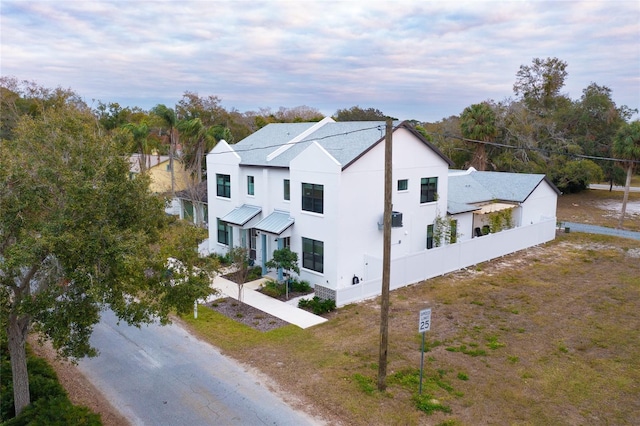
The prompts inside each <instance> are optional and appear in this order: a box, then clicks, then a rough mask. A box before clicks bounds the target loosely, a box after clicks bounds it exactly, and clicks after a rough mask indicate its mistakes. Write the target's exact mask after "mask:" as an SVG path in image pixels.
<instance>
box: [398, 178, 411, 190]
mask: <svg viewBox="0 0 640 426" xmlns="http://www.w3.org/2000/svg"><path fill="white" fill-rule="evenodd" d="M408 189H409V179H399V180H398V191H406V190H408Z"/></svg>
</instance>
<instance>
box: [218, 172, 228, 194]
mask: <svg viewBox="0 0 640 426" xmlns="http://www.w3.org/2000/svg"><path fill="white" fill-rule="evenodd" d="M216 195H217V196H218V197H224V198H231V176H229V175H221V174H216Z"/></svg>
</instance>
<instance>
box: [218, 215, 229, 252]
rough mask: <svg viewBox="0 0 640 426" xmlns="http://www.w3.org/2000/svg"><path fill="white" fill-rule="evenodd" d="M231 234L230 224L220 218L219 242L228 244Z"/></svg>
mask: <svg viewBox="0 0 640 426" xmlns="http://www.w3.org/2000/svg"><path fill="white" fill-rule="evenodd" d="M229 234H230V232H229V226H228V225H227V223H226V222H223V221H221V220H220V219H218V242H219V243H220V244H224V245H225V246H228V245H229V242H230V240H231V238H230V235H229Z"/></svg>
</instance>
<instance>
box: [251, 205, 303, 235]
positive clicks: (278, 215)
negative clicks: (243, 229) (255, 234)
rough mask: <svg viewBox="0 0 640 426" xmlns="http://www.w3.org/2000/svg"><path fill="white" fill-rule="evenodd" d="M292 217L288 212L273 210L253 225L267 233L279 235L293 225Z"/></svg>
mask: <svg viewBox="0 0 640 426" xmlns="http://www.w3.org/2000/svg"><path fill="white" fill-rule="evenodd" d="M293 222H294V220H293V218H292V217H291V216H289V212H285V211H279V210H274V211H273V213H271V214H270V215H269V216H267V217H265V218H264V219H262V220H261V221H260V222H258V223H257V224H255V225H254V228H255V229H257V230H259V231H262V232H266V233H268V234H274V235H280V234H282V233H283V232H284V231H285V230H286V229H287V228H288V227H290V226H291V225H293Z"/></svg>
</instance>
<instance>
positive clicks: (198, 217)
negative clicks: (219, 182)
mask: <svg viewBox="0 0 640 426" xmlns="http://www.w3.org/2000/svg"><path fill="white" fill-rule="evenodd" d="M176 199H177V200H178V201H179V203H180V207H179V216H180V219H184V220H186V221H189V222H192V223H193V224H195V225H198V226H202V227H205V228H206V227H208V224H209V211H208V210H209V209H208V204H207V181H204V182H200V183H199V184H198V185H196V186H195V187H193V188H187V189H183V190H182V191H178V192H176Z"/></svg>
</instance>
